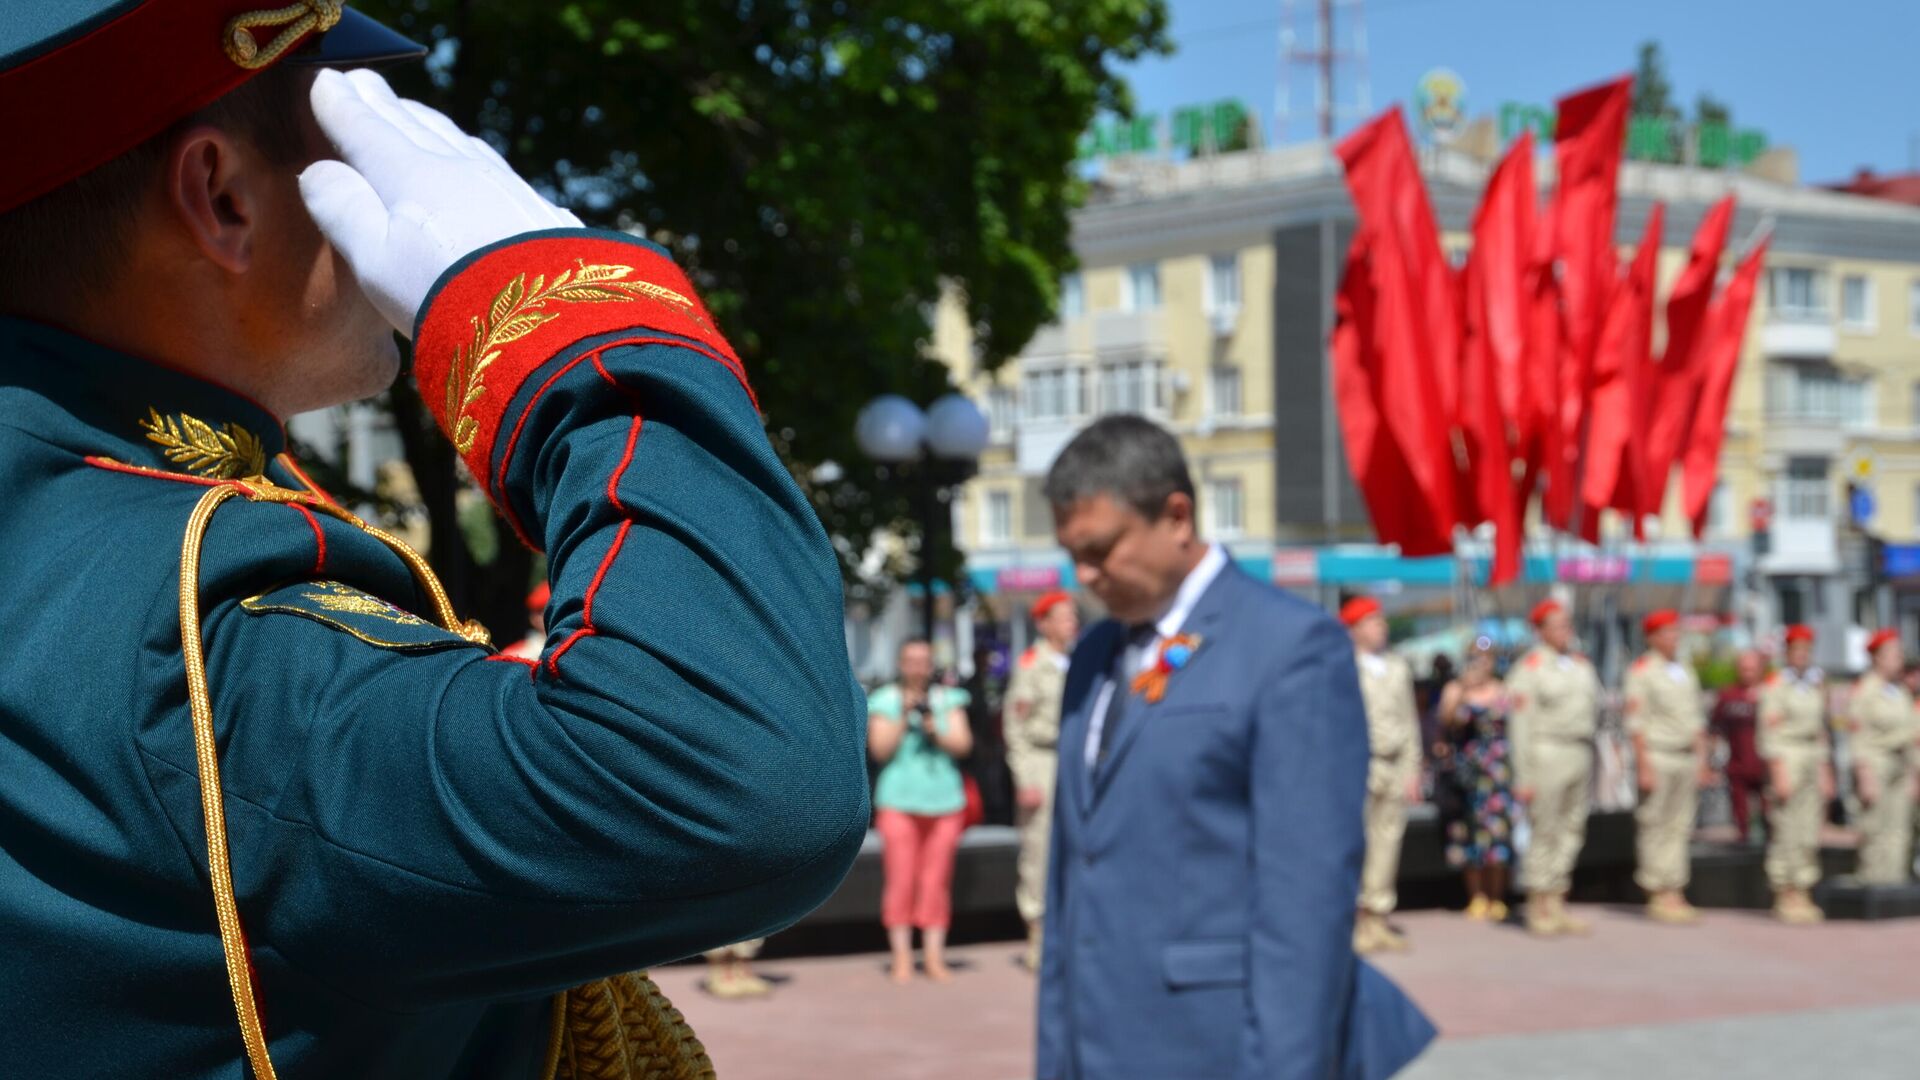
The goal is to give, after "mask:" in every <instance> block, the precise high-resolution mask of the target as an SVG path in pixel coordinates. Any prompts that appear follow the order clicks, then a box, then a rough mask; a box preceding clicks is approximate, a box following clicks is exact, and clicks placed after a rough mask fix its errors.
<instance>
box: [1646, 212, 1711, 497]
mask: <svg viewBox="0 0 1920 1080" xmlns="http://www.w3.org/2000/svg"><path fill="white" fill-rule="evenodd" d="M1732 224H1733V196H1731V195H1729V196H1727V197H1726V198H1724V199H1721V200H1720V201H1719V202H1717V203H1714V204H1713V207H1712V209H1710V210H1708V211H1707V215H1706V216H1705V217H1703V218H1701V219H1700V227H1699V228H1698V229H1695V230H1694V233H1693V244H1692V248H1691V251H1690V253H1689V255H1688V256H1687V267H1686V269H1685V270H1682V271H1681V272H1680V279H1679V280H1678V281H1676V282H1674V286H1673V292H1671V293H1670V294H1668V296H1667V347H1666V352H1665V353H1664V355H1663V356H1662V357H1661V360H1660V366H1659V368H1658V369H1657V374H1656V375H1655V377H1654V385H1653V403H1652V409H1651V412H1650V413H1649V418H1648V422H1647V429H1646V436H1647V468H1646V480H1647V487H1646V488H1645V489H1643V490H1642V491H1641V493H1640V494H1641V500H1640V513H1642V514H1655V515H1657V514H1659V513H1660V510H1661V507H1662V505H1663V504H1664V503H1665V502H1666V492H1667V483H1668V481H1669V479H1670V478H1671V476H1672V473H1673V466H1674V462H1675V461H1676V460H1677V459H1678V458H1679V456H1680V451H1681V450H1682V449H1683V448H1684V444H1685V442H1686V438H1687V432H1688V429H1689V428H1691V427H1692V426H1693V413H1694V409H1695V408H1696V407H1697V406H1698V405H1699V402H1700V383H1701V379H1702V377H1703V375H1704V374H1705V371H1706V363H1705V352H1706V348H1707V344H1708V342H1709V341H1710V340H1711V338H1712V334H1711V333H1710V330H1711V327H1710V326H1709V325H1708V322H1707V313H1708V310H1709V308H1710V307H1711V305H1712V301H1713V288H1714V285H1715V284H1716V282H1717V280H1718V278H1719V276H1720V256H1721V254H1722V253H1723V252H1724V251H1725V250H1726V246H1727V230H1728V229H1729V228H1730V227H1731V226H1732Z"/></svg>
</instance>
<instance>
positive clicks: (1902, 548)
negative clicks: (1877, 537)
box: [1880, 544, 1920, 578]
mask: <svg viewBox="0 0 1920 1080" xmlns="http://www.w3.org/2000/svg"><path fill="white" fill-rule="evenodd" d="M1881 552H1882V553H1881V557H1880V560H1881V566H1880V568H1881V570H1882V571H1884V572H1885V573H1886V575H1887V576H1888V577H1890V578H1904V577H1916V576H1920V544H1888V545H1887V546H1886V547H1884V548H1883V549H1881Z"/></svg>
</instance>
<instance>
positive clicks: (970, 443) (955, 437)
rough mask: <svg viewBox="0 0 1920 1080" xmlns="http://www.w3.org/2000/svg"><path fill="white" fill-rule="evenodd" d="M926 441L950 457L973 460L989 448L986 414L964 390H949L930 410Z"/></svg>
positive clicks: (946, 456)
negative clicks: (961, 391) (962, 392)
mask: <svg viewBox="0 0 1920 1080" xmlns="http://www.w3.org/2000/svg"><path fill="white" fill-rule="evenodd" d="M927 445H928V446H931V447H932V448H933V452H934V455H935V456H937V457H943V458H946V459H947V460H949V461H972V460H974V459H975V458H978V457H979V456H980V453H981V451H983V450H985V449H986V448H987V416H986V414H985V413H983V412H981V411H980V407H979V406H978V405H975V404H974V403H973V401H972V399H970V398H968V397H966V396H965V395H963V394H947V395H946V396H944V397H942V398H941V399H940V400H938V401H936V402H934V403H933V406H932V407H931V408H929V409H928V410H927Z"/></svg>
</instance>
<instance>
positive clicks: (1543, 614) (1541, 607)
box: [1527, 600, 1560, 626]
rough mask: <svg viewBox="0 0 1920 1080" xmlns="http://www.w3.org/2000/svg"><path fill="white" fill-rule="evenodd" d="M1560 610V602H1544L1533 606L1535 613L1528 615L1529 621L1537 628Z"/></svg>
mask: <svg viewBox="0 0 1920 1080" xmlns="http://www.w3.org/2000/svg"><path fill="white" fill-rule="evenodd" d="M1559 610H1560V601H1558V600H1542V601H1540V602H1539V603H1537V604H1535V605H1533V611H1532V612H1531V613H1529V614H1528V615H1527V621H1528V622H1531V623H1532V624H1533V625H1535V626H1539V625H1541V624H1543V623H1545V622H1546V621H1547V617H1548V616H1550V615H1552V614H1554V613H1555V612H1557V611H1559Z"/></svg>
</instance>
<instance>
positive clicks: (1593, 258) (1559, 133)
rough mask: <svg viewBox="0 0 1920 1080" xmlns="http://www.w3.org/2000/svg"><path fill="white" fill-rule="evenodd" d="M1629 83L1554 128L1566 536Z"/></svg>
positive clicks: (1555, 509) (1570, 110)
mask: <svg viewBox="0 0 1920 1080" xmlns="http://www.w3.org/2000/svg"><path fill="white" fill-rule="evenodd" d="M1632 95H1633V78H1632V76H1627V77H1624V78H1621V79H1617V80H1615V81H1613V82H1610V83H1604V84H1602V85H1600V86H1596V87H1593V88H1592V89H1589V90H1582V91H1581V92H1579V93H1577V94H1573V95H1570V96H1568V97H1564V98H1561V99H1560V101H1559V116H1558V119H1557V120H1556V122H1555V127H1554V139H1555V143H1554V161H1555V165H1556V170H1557V173H1558V178H1557V181H1556V184H1555V187H1554V193H1553V208H1552V217H1553V221H1554V230H1555V234H1556V235H1555V243H1554V251H1555V255H1556V256H1557V257H1558V258H1559V260H1560V264H1561V269H1560V290H1561V293H1562V296H1563V298H1564V300H1565V303H1566V310H1565V317H1566V339H1567V349H1566V351H1565V353H1564V354H1563V356H1562V363H1561V365H1560V393H1559V395H1558V413H1559V419H1560V433H1559V437H1560V439H1561V441H1562V444H1563V452H1562V453H1561V454H1559V455H1557V457H1556V459H1555V460H1554V461H1552V462H1550V463H1549V464H1550V465H1551V466H1552V472H1551V474H1550V476H1549V479H1548V488H1547V502H1546V511H1547V518H1548V520H1549V521H1551V522H1553V523H1554V524H1555V525H1558V526H1560V527H1562V528H1565V527H1566V525H1567V523H1568V520H1569V519H1570V518H1571V516H1572V513H1573V507H1574V493H1575V479H1574V478H1575V476H1576V475H1577V473H1578V469H1579V464H1580V457H1581V454H1582V452H1583V450H1584V441H1583V438H1582V429H1583V428H1584V427H1585V425H1586V419H1587V417H1586V412H1587V408H1588V403H1589V401H1590V399H1591V395H1592V392H1593V379H1592V365H1593V350H1594V348H1595V345H1596V343H1597V342H1598V340H1599V336H1600V323H1601V320H1602V317H1603V316H1604V315H1605V312H1606V305H1607V298H1608V296H1609V295H1611V292H1612V288H1613V282H1614V278H1615V277H1616V276H1617V273H1618V269H1617V260H1616V258H1615V256H1614V246H1613V243H1614V242H1613V227H1614V213H1615V209H1616V207H1617V204H1618V202H1619V183H1620V158H1621V155H1622V153H1623V151H1624V150H1625V144H1626V131H1627V108H1628V105H1629V103H1630V102H1631V99H1632Z"/></svg>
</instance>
